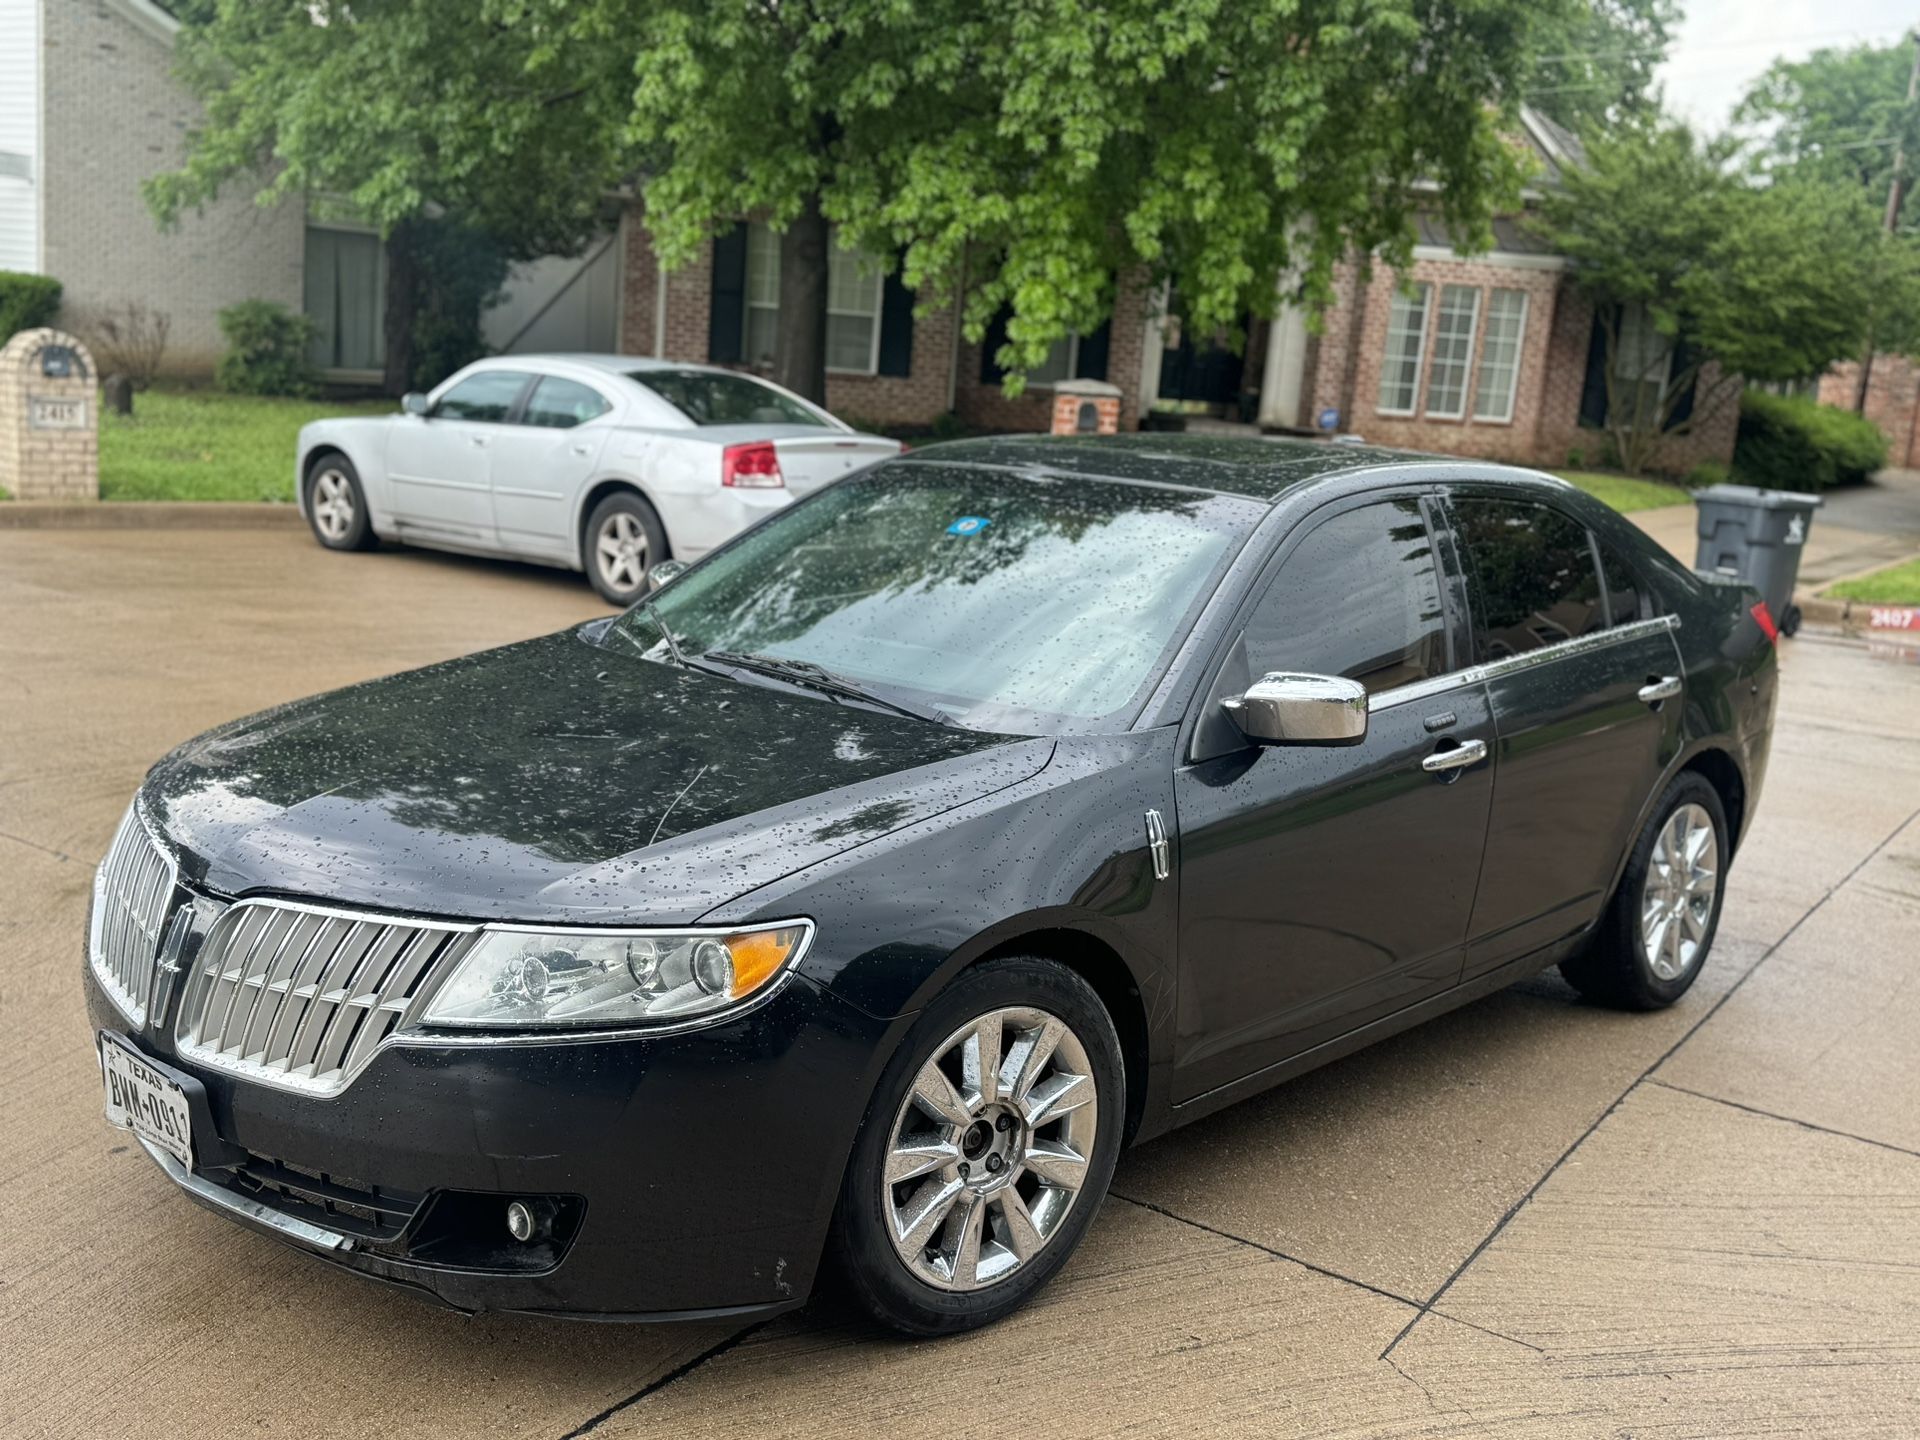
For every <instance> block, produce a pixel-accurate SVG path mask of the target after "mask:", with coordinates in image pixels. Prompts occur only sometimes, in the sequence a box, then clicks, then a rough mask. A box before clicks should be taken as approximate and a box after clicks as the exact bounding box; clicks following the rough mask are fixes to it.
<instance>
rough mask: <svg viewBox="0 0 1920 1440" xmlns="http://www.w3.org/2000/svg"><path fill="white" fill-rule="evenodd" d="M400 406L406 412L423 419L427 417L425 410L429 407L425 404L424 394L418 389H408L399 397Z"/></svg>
mask: <svg viewBox="0 0 1920 1440" xmlns="http://www.w3.org/2000/svg"><path fill="white" fill-rule="evenodd" d="M400 408H401V409H402V410H404V411H406V412H407V414H409V415H418V416H419V417H420V418H421V419H422V420H424V419H426V418H427V411H428V409H429V408H430V407H429V406H428V404H427V397H426V396H424V395H422V394H421V393H420V392H419V391H418V390H409V391H408V392H407V393H406V394H404V395H402V396H401V397H400Z"/></svg>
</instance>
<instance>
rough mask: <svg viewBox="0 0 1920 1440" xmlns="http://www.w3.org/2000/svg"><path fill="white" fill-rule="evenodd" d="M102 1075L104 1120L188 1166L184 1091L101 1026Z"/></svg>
mask: <svg viewBox="0 0 1920 1440" xmlns="http://www.w3.org/2000/svg"><path fill="white" fill-rule="evenodd" d="M100 1075H101V1078H102V1079H103V1081H104V1082H105V1084H106V1090H107V1122H108V1123H109V1124H111V1125H118V1126H119V1127H120V1128H121V1129H122V1130H131V1131H133V1133H134V1134H135V1135H138V1136H139V1137H140V1138H141V1139H142V1140H148V1141H151V1142H152V1143H153V1144H155V1145H158V1146H159V1147H160V1148H161V1149H162V1150H164V1151H166V1152H167V1153H168V1154H169V1155H171V1156H173V1158H174V1159H176V1160H178V1161H179V1162H180V1163H181V1164H182V1165H184V1166H185V1167H186V1168H187V1169H189V1170H191V1169H192V1168H193V1119H192V1115H191V1113H190V1112H189V1111H188V1109H187V1092H186V1091H185V1090H182V1089H181V1088H180V1087H179V1086H178V1085H176V1084H175V1083H174V1082H173V1081H171V1080H169V1079H168V1078H167V1077H166V1076H164V1075H162V1074H161V1073H160V1072H159V1071H158V1070H156V1069H154V1068H153V1066H151V1065H149V1064H148V1063H147V1062H146V1060H145V1059H144V1058H143V1057H142V1056H141V1055H140V1053H139V1052H138V1051H137V1050H135V1049H134V1048H133V1047H132V1046H130V1045H128V1044H127V1042H126V1041H124V1040H122V1039H121V1038H120V1037H119V1036H117V1035H114V1034H112V1033H110V1032H108V1031H105V1030H103V1031H101V1032H100Z"/></svg>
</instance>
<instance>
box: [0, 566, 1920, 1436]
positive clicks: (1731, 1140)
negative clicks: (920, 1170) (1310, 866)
mask: <svg viewBox="0 0 1920 1440" xmlns="http://www.w3.org/2000/svg"><path fill="white" fill-rule="evenodd" d="M599 613H604V612H603V610H602V609H601V607H600V606H599V605H598V603H597V602H596V601H595V600H594V597H593V596H592V594H591V592H589V591H588V590H587V589H586V588H585V586H584V585H583V584H581V582H580V581H579V580H578V579H577V578H573V577H566V576H562V575H558V574H554V573H551V572H543V571H539V570H535V569H530V568H524V567H517V566H509V565H490V564H486V563H483V562H476V561H467V560H458V559H452V558H448V557H434V556H429V555H424V554H420V553H409V552H399V553H393V552H389V553H381V554H374V555H365V556H335V555H330V554H326V553H324V552H322V551H320V550H319V549H318V548H317V547H315V546H314V545H313V544H312V542H311V541H309V540H308V539H306V537H305V536H304V535H301V534H298V533H294V532H287V531H261V532H244V531H242V532H225V533H222V532H211V531H208V532H200V531H172V532H168V533H165V534H144V533H141V532H138V531H66V530H44V531H31V532H29V531H15V532H0V617H3V618H4V624H0V1093H4V1094H5V1096H6V1098H7V1105H6V1110H5V1114H6V1116H7V1118H8V1122H9V1124H8V1143H7V1144H6V1145H5V1146H4V1147H3V1148H0V1201H4V1215H5V1220H4V1223H3V1224H0V1336H4V1337H5V1342H4V1344H0V1434H3V1435H8V1436H11V1435H22V1436H41V1435H48V1436H89V1437H91V1436H117V1435H141V1436H154V1435H171V1434H179V1433H196V1434H201V1435H232V1434H241V1433H245V1434H249V1435H258V1434H284V1433H295V1434H303V1435H327V1436H370V1437H371V1436H394V1435H462V1436H473V1435H503V1436H540V1437H553V1440H559V1437H564V1436H571V1435H579V1434H582V1433H587V1432H589V1431H590V1432H591V1433H592V1434H594V1435H595V1436H640V1435H655V1434H659V1435H674V1436H685V1435H760V1434H790V1435H837V1434H885V1433H895V1432H897V1433H902V1434H915V1435H918V1434H929V1433H937V1434H942V1435H972V1434H988V1433H1004V1432H1008V1431H1021V1430H1026V1429H1033V1430H1037V1431H1040V1432H1041V1433H1044V1434H1046V1435H1047V1436H1049V1437H1069V1436H1083V1435H1084V1436H1104V1435H1117V1434H1138V1435H1161V1434H1183V1435H1185V1434H1204V1435H1208V1436H1220V1435H1241V1434H1249V1435H1251V1434H1258V1435H1263V1436H1270V1435H1351V1436H1359V1435H1368V1436H1372V1435H1385V1436H1423V1437H1427V1436H1451V1435H1495V1436H1554V1437H1561V1436H1626V1435H1631V1436H1635V1437H1650V1436H1675V1437H1678V1436H1703V1435H1712V1436H1734V1435H1761V1434H1765V1435H1783V1434H1822V1435H1834V1436H1848V1437H1854V1436H1867V1435H1887V1436H1907V1435H1913V1434H1916V1433H1920V1050H1917V1049H1916V1047H1915V1045H1914V1043H1913V1036H1914V1035H1915V1034H1916V1033H1920V818H1917V817H1920V666H1912V665H1900V664H1889V663H1884V662H1882V661H1880V660H1876V659H1874V658H1873V657H1871V656H1870V655H1869V654H1868V653H1867V651H1866V649H1865V647H1863V646H1860V645H1857V644H1854V643H1851V642H1843V641H1840V640H1837V639H1829V638H1825V637H1822V636H1819V635H1816V634H1811V633H1809V634H1805V635H1802V636H1801V637H1800V638H1799V639H1797V640H1795V641H1792V642H1789V644H1788V648H1787V651H1786V667H1787V676H1786V682H1785V685H1784V694H1783V699H1782V703H1781V713H1780V729H1779V733H1778V735H1777V738H1776V742H1775V748H1774V762H1773V769H1772V773H1771V776H1770V778H1769V780H1768V784H1767V792H1766V795H1765V797H1764V799H1763V801H1762V803H1761V806H1760V810H1759V814H1758V816H1757V819H1756V822H1755V825H1754V828H1753V830H1752V833H1751V836H1750V839H1749V841H1748V843H1747V845H1746V847H1745V848H1744V849H1743V851H1742V853H1741V855H1740V857H1739V860H1738V862H1737V864H1736V865H1735V867H1734V870H1733V873H1732V876H1731V879H1730V883H1729V890H1728V897H1727V903H1726V910H1725V915H1724V918H1723V920H1722V924H1721V931H1720V935H1719V939H1718V942H1717V944H1716V947H1715V952H1714V956H1713V959H1712V962H1711V963H1710V966H1709V969H1708V970H1707V972H1706V973H1705V974H1704V975H1703V977H1702V979H1701V981H1700V983H1699V984H1698V985H1696V986H1695V987H1694V989H1693V991H1692V992H1691V993H1690V994H1689V995H1688V996H1687V997H1686V999H1685V1000H1684V1001H1683V1002H1682V1003H1681V1004H1680V1005H1679V1006H1677V1007H1676V1008H1675V1009H1673V1010H1671V1011H1668V1012H1665V1013H1663V1014H1659V1015H1652V1016H1630V1015H1620V1014H1614V1013H1611V1012H1608V1011H1603V1010H1598V1009H1594V1008H1592V1007H1589V1006H1586V1005H1583V1004H1581V1003H1579V1002H1578V1001H1577V1000H1576V999H1575V998H1574V996H1573V995H1572V992H1571V991H1569V990H1568V989H1567V988H1566V987H1565V986H1564V985H1562V984H1561V983H1560V982H1559V980H1558V979H1557V977H1554V976H1551V975H1549V976H1543V977H1541V978H1540V979H1538V980H1535V981H1533V982H1530V983H1528V984H1526V985H1523V986H1520V987H1516V988H1515V989H1512V990H1509V991H1506V992H1504V993H1502V994H1500V995H1496V996H1494V997H1492V998H1490V999H1487V1000H1485V1001H1482V1002H1480V1003H1478V1004H1475V1005H1472V1006H1469V1007H1467V1008H1466V1009H1463V1010H1460V1011H1457V1012H1455V1013H1454V1014H1452V1015H1450V1016H1448V1017H1445V1018H1444V1019H1441V1020H1439V1021H1436V1022H1434V1023H1432V1024H1429V1025H1427V1026H1425V1027H1422V1028H1421V1029H1418V1030H1415V1031H1412V1032H1410V1033H1408V1034H1406V1035H1403V1036H1400V1037H1398V1038H1396V1039H1394V1040H1390V1041H1387V1042H1385V1043H1383V1044H1381V1045H1378V1046H1376V1047H1374V1048H1373V1049H1371V1050H1369V1051H1366V1052H1364V1053H1362V1054H1360V1055H1357V1056H1354V1057H1352V1058H1350V1059H1348V1060H1345V1061H1342V1062H1340V1063H1338V1064H1336V1065H1333V1066H1330V1067H1328V1068H1326V1069H1324V1070H1321V1071H1318V1072H1316V1073H1314V1074H1312V1075H1309V1076H1306V1077H1304V1078H1303V1079H1301V1080H1298V1081H1295V1082H1294V1083H1292V1084H1290V1085H1287V1086H1285V1087H1283V1088H1281V1089H1279V1090H1276V1091H1273V1092H1270V1093H1269V1094H1267V1095H1265V1096H1262V1097H1259V1098H1257V1099H1255V1100H1252V1101H1249V1102H1247V1103H1245V1104H1243V1105H1240V1106H1238V1107H1236V1108H1234V1109H1231V1110H1228V1111H1225V1112H1223V1113H1221V1114H1219V1115H1217V1116H1214V1117H1212V1118H1210V1119H1208V1120H1206V1121H1203V1122H1200V1123H1199V1124H1196V1125H1194V1126H1191V1127H1189V1128H1187V1129H1185V1130H1182V1131H1179V1132H1176V1133H1175V1134H1173V1135H1171V1136H1169V1137H1167V1138H1165V1139H1163V1140H1160V1141H1157V1142H1155V1143H1153V1144H1150V1145H1147V1146H1145V1147H1142V1148H1141V1149H1139V1150H1137V1151H1134V1152H1133V1153H1131V1154H1130V1155H1128V1156H1126V1157H1124V1158H1123V1160H1122V1162H1121V1167H1120V1171H1119V1174H1118V1176H1117V1178H1116V1180H1115V1185H1114V1189H1115V1195H1114V1197H1113V1198H1112V1199H1110V1200H1109V1202H1108V1203H1107V1205H1106V1207H1105V1208H1104V1209H1103V1210H1102V1212H1101V1214H1100V1217H1099V1219H1098V1221H1097V1222H1096V1224H1095V1225H1094V1227H1093V1230H1092V1232H1091V1234H1090V1236H1089V1239H1088V1242H1087V1244H1086V1246H1085V1247H1084V1249H1083V1251H1082V1253H1081V1254H1080V1255H1078V1256H1077V1257H1076V1258H1075V1259H1074V1261H1073V1262H1072V1263H1071V1264H1070V1265H1069V1266H1068V1268H1067V1270H1066V1271H1065V1272H1064V1274H1063V1275H1062V1276H1061V1277H1060V1279H1059V1280H1058V1281H1057V1282H1056V1283H1055V1284H1054V1285H1053V1286H1052V1287H1051V1288H1050V1289H1049V1290H1048V1291H1047V1292H1046V1293H1045V1294H1043V1295H1042V1296H1041V1297H1040V1299H1039V1301H1038V1302H1037V1303H1035V1304H1034V1305H1033V1306H1032V1307H1030V1308H1029V1309H1028V1310H1026V1311H1025V1312H1023V1313H1021V1314H1020V1315H1018V1316H1016V1317H1014V1318H1013V1319H1012V1320H1011V1321H1009V1322H1008V1323H1006V1324H1004V1325H1002V1326H1000V1327H998V1328H996V1329H994V1330H992V1331H988V1332H985V1333H982V1334H978V1335H973V1336H968V1337H964V1338H961V1339H958V1340H949V1341H941V1342H924V1343H904V1342H900V1341H896V1340H892V1339H889V1338H886V1337H883V1336H879V1335H877V1334H875V1333H874V1332H873V1331H872V1330H871V1329H869V1328H867V1327H866V1326H864V1325H863V1324H861V1323H859V1322H858V1321H856V1320H855V1319H854V1318H853V1317H852V1316H851V1315H850V1314H849V1313H848V1312H847V1311H846V1310H845V1309H844V1308H843V1307H842V1306H841V1305H839V1304H838V1303H836V1302H835V1301H833V1300H832V1299H826V1300H822V1301H820V1302H817V1303H816V1304H814V1305H813V1306H810V1307H809V1308H808V1310H806V1311H804V1312H801V1313H800V1314H798V1315H795V1316H790V1317H786V1318H783V1319H781V1320H779V1321H776V1322H774V1323H772V1324H769V1325H766V1326H762V1327H760V1328H758V1329H754V1330H751V1331H748V1332H745V1333H732V1332H729V1331H726V1330H724V1329H719V1328H715V1327H705V1328H701V1327H675V1328H636V1327H624V1326H590V1325H568V1324H564V1323H560V1322H547V1321H536V1320H527V1319H517V1318H513V1317H482V1318H479V1319H466V1318H462V1317H460V1316H457V1315H453V1314H450V1313H446V1312H443V1311H438V1310H434V1309H431V1308H429V1307H427V1306H425V1305H423V1304H421V1303H420V1302H418V1301H415V1300H413V1299H411V1298H410V1297H407V1296H404V1295H400V1294H397V1293H394V1292H390V1291H387V1290H384V1289H381V1288H378V1287H376V1286H374V1285H371V1284H369V1283H368V1282H366V1281H363V1280H361V1279H358V1278H356V1277H353V1276H349V1275H344V1274H341V1273H338V1272H336V1271H333V1270H330V1269H329V1268H327V1267H326V1266H325V1265H323V1264H321V1263H319V1262H317V1261H315V1260H313V1259H310V1258H308V1257H307V1256H305V1255H302V1254H296V1253H293V1252H291V1251H288V1250H285V1249H283V1248H281V1247H279V1246H276V1245H274V1244H272V1243H270V1242H268V1241H266V1240H263V1239H260V1238H258V1237H256V1236H254V1235H252V1234H249V1233H247V1232H244V1231H241V1230H239V1229H237V1228H236V1227H234V1226H232V1225H230V1224H227V1223H225V1222H223V1221H221V1220H219V1219H216V1218H215V1217H213V1216H211V1215H209V1214H207V1213H205V1212H203V1211H201V1210H200V1209H198V1208H197V1207H195V1206H193V1205H191V1204H190V1203H188V1202H187V1201H186V1200H184V1199H183V1198H181V1197H180V1196H179V1195H178V1194H176V1193H175V1192H174V1191H173V1189H172V1187H171V1186H170V1185H169V1184H168V1182H167V1181H165V1180H164V1179H163V1178H162V1177H161V1176H160V1174H159V1173H158V1172H157V1171H156V1170H155V1169H154V1167H153V1166H152V1165H151V1164H150V1163H149V1162H148V1161H147V1160H146V1159H145V1157H144V1156H142V1155H140V1154H139V1153H138V1152H137V1151H134V1152H131V1153H130V1152H129V1149H128V1143H127V1139H126V1137H125V1136H124V1135H122V1134H120V1133H118V1132H115V1131H112V1130H109V1129H108V1128H107V1127H106V1126H105V1125H104V1123H103V1122H102V1120H101V1118H100V1097H99V1080H98V1070H97V1066H96V1063H95V1061H94V1058H93V1054H92V1049H91V1046H90V1043H89V1037H88V1035H87V1030H86V1022H85V1016H84V1013H83V1008H82V1004H81V999H80V990H79V983H78V970H79V964H80V958H79V946H80V931H81V923H82V915H83V912H84V908H85V893H86V888H87V886H88V884H89V883H90V879H91V873H92V865H93V863H94V861H95V860H96V859H97V858H98V856H99V855H100V853H101V851H102V850H103V849H104V848H105V846H106V844H107V841H108V839H109V838H110V836H111V834H112V830H113V827H114V824H115V822H116V821H117V820H118V818H119V815H120V812H121V809H122V807H123V806H124V805H125V803H126V800H127V797H128V795H129V794H130V792H131V791H132V789H133V787H134V786H135V785H136V783H137V782H138V779H139V777H140V774H141V772H142V770H143V769H144V767H145V766H146V765H147V763H149V762H150V761H151V760H152V759H153V758H154V757H156V756H157V755H159V754H160V753H161V752H162V751H163V750H165V749H167V748H168V747H169V746H171V745H173V744H176V743H177V742H179V741H180V740H182V739H184V738H186V737H187V736H189V735H192V734H194V733H196V732H198V731H200V730H202V729H205V728H207V727H208V726H210V725H213V724H216V723H218V722H220V721H223V720H227V719H230V718H232V717H234V716H236V715H239V714H241V713H244V712H247V711H250V710H256V709H259V708H262V707H264V706H267V705H271V704H274V703H277V702H279V701H282V700H287V699H291V698H294V697H296V696H299V695H304V694H308V693H311V692H313V691H316V690H320V689H324V688H327V687H329V686H334V685H339V684H344V683H347V682H349V681H352V680H356V679H361V678H366V677H370V676H373V675H377V674H382V673H386V672H389V671H392V670H397V669H402V668H405V667H408V666H413V665H418V664H423V663H426V662H428V661H431V660H435V659H439V658H442V657H445V656H448V655H453V654H457V653H462V652H465V651H469V650H473V649H478V648H481V647H484V646H487V645H493V644H499V643H504V642H506V641H509V640H513V639H517V638H521V637H524V636H528V635H534V634H539V633H543V632H546V631H549V630H553V629H556V628H558V627H560V626H562V625H564V624H567V623H570V622H573V621H577V620H580V619H584V618H587V617H588V616H591V615H594V614H599ZM1383 884H1390V881H1384V880H1383Z"/></svg>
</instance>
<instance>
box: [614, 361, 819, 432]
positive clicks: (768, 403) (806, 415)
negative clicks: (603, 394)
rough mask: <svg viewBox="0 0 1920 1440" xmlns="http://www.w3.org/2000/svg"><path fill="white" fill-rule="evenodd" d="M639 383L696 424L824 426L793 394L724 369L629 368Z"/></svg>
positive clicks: (631, 377)
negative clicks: (784, 392)
mask: <svg viewBox="0 0 1920 1440" xmlns="http://www.w3.org/2000/svg"><path fill="white" fill-rule="evenodd" d="M627 378H628V379H629V380H631V381H633V382H634V383H635V384H639V385H644V386H646V387H647V389H649V390H651V391H653V393H654V394H656V395H658V396H659V397H660V398H661V399H662V400H664V401H666V402H667V403H668V404H669V405H671V406H673V408H674V409H676V410H678V411H679V412H680V413H681V414H682V415H684V416H686V417H687V418H688V419H689V420H691V421H693V423H694V424H696V425H819V426H821V427H823V428H824V427H825V426H826V424H827V422H826V421H825V420H824V419H822V418H821V416H820V415H819V413H818V412H817V411H814V410H810V409H808V408H807V407H806V406H805V405H802V404H801V403H800V402H799V401H798V400H795V399H794V398H793V397H792V396H789V395H782V394H781V393H780V392H779V391H778V390H775V389H774V388H773V387H772V386H771V385H762V384H761V383H760V382H759V381H758V380H755V379H754V378H753V377H752V376H750V375H729V374H727V373H726V372H725V371H723V370H629V371H627Z"/></svg>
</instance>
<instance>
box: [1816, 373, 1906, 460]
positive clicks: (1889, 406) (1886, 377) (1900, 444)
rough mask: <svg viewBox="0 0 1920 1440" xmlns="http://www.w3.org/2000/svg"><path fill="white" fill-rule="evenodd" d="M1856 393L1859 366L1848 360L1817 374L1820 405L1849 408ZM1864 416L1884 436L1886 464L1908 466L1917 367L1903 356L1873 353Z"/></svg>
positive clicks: (1858, 381) (1858, 385) (1858, 384)
mask: <svg viewBox="0 0 1920 1440" xmlns="http://www.w3.org/2000/svg"><path fill="white" fill-rule="evenodd" d="M1859 393H1860V366H1859V364H1858V363H1857V362H1855V361H1852V360H1849V361H1848V362H1847V363H1846V364H1844V365H1836V366H1834V367H1833V369H1831V370H1829V371H1828V372H1827V373H1826V374H1825V375H1823V376H1821V377H1820V389H1819V393H1818V397H1817V398H1818V399H1819V401H1820V403H1821V404H1822V405H1835V406H1838V407H1839V408H1840V409H1842V410H1851V409H1853V406H1854V400H1855V397H1856V396H1858V395H1859ZM1866 413H1867V418H1868V419H1869V420H1871V421H1873V423H1874V424H1876V425H1878V426H1879V427H1880V433H1881V434H1883V435H1885V436H1886V437H1887V464H1889V465H1892V466H1895V467H1897V468H1900V469H1911V468H1912V467H1913V464H1914V460H1915V456H1916V446H1915V443H1914V442H1915V438H1916V437H1915V434H1914V427H1915V426H1916V424H1920V368H1917V367H1916V366H1915V365H1914V363H1913V361H1911V360H1909V359H1908V358H1907V357H1906V356H1904V355H1875V356H1874V357H1873V370H1872V372H1871V373H1870V374H1869V375H1868V376H1867V412H1866Z"/></svg>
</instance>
